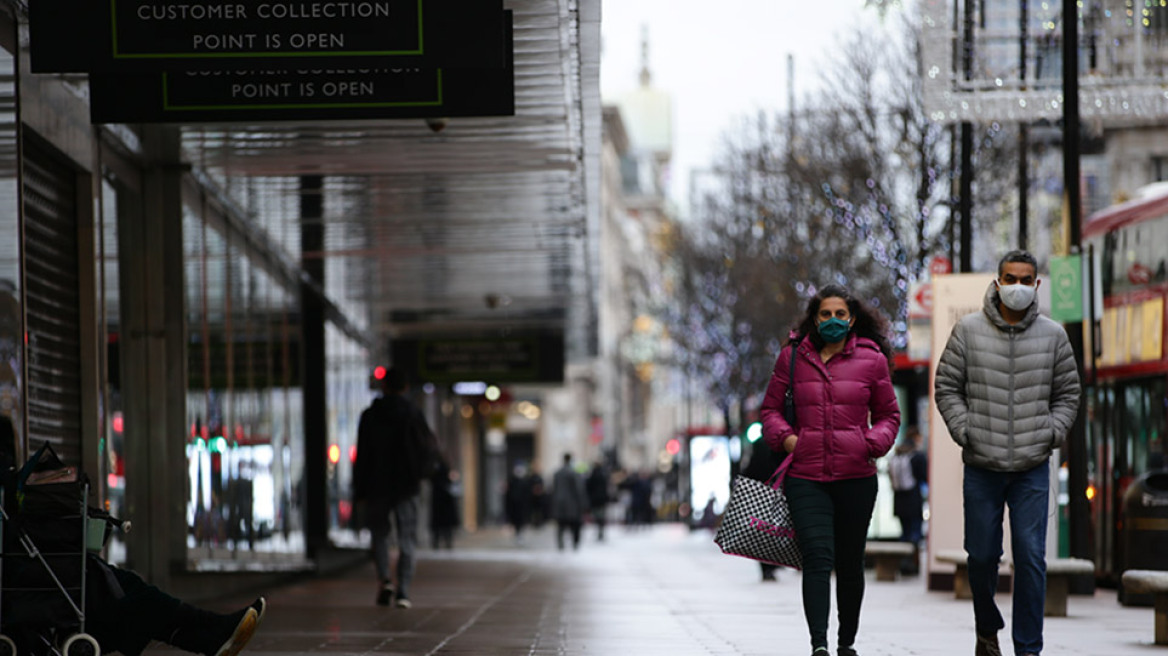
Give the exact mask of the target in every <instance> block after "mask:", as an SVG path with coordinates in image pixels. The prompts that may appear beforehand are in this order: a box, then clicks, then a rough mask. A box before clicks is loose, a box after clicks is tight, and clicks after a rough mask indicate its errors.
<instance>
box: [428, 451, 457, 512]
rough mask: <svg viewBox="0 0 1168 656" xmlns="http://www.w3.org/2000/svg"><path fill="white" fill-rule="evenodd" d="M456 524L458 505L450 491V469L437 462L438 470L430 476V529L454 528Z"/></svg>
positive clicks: (444, 464) (443, 463)
mask: <svg viewBox="0 0 1168 656" xmlns="http://www.w3.org/2000/svg"><path fill="white" fill-rule="evenodd" d="M458 524H459V520H458V504H457V503H456V500H455V498H454V492H453V490H452V489H451V482H450V467H448V466H447V465H446V463H445V462H442V461H439V462H438V468H437V469H435V470H434V474H433V475H431V476H430V527H431V528H454V527H456V526H458Z"/></svg>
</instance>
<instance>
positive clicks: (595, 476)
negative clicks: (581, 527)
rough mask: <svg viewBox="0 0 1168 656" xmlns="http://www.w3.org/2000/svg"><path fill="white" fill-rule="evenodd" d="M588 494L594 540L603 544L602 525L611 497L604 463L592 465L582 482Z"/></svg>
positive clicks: (606, 518)
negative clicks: (586, 477)
mask: <svg viewBox="0 0 1168 656" xmlns="http://www.w3.org/2000/svg"><path fill="white" fill-rule="evenodd" d="M584 483H585V485H584V486H585V488H586V490H585V491H586V492H587V493H588V506H589V510H590V514H591V515H592V521H593V522H595V523H596V540H597V542H604V525H605V524H606V523H607V521H608V502H609V501H611V500H612V497H611V496H609V493H608V470H607V469H605V467H604V463H601V462H597V463H596V464H594V465H592V471H591V472H589V473H588V479H587V480H586V481H585V482H584Z"/></svg>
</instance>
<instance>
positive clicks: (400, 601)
mask: <svg viewBox="0 0 1168 656" xmlns="http://www.w3.org/2000/svg"><path fill="white" fill-rule="evenodd" d="M413 606H414V603H413V602H412V601H410V598H409V597H407V596H405V595H404V594H400V595H398V596H397V607H398V608H413Z"/></svg>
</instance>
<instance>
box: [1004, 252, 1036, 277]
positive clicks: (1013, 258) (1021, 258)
mask: <svg viewBox="0 0 1168 656" xmlns="http://www.w3.org/2000/svg"><path fill="white" fill-rule="evenodd" d="M1011 262H1023V263H1025V264H1029V265H1030V266H1032V267H1034V275H1038V260H1036V259H1035V258H1034V256H1033V255H1031V254H1030V251H1023V250H1013V251H1010V252H1009V253H1006V254H1005V255H1003V256H1002V259H1001V260H1000V261H998V277H999V278H1001V277H1002V271H1003V270H1004V269H1005V268H1006V265H1007V264H1010V263H1011Z"/></svg>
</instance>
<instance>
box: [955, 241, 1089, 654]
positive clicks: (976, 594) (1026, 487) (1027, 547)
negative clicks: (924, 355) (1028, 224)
mask: <svg viewBox="0 0 1168 656" xmlns="http://www.w3.org/2000/svg"><path fill="white" fill-rule="evenodd" d="M1038 286H1039V280H1038V262H1037V260H1035V258H1034V256H1033V255H1031V254H1030V253H1028V252H1026V251H1020V250H1015V251H1010V252H1009V253H1006V255H1005V256H1003V257H1002V259H1001V261H1000V262H999V263H998V277H997V279H996V280H995V281H994V282H992V283H991V284H990V286H989V288H988V289H986V293H985V299H984V302H983V305H982V311H981V312H975V313H973V314H970V315H967V316H965V317H963V318H962V319H961V321H959V322H958V323H957V325H955V326H954V327H953V331H952V332H951V333H950V335H949V341H948V343H947V344H946V345H945V350H944V351H942V353H941V358H940V361H939V362H938V364H937V374H936V380H935V382H934V393H935V394H934V396H935V399H936V403H937V410H938V411H939V412H940V413H941V417H942V418H943V419H944V421H945V425H946V426H947V427H948V429H949V434H950V436H951V437H952V438H953V441H954V442H956V443H957V444H958V446H960V447H961V460H962V462H963V463H964V465H965V471H964V477H963V483H962V493H963V498H964V508H965V510H964V514H965V551H966V554H967V557H968V565H969V588H970V592H972V593H973V614H974V624H975V629H976V632H977V642H976V647H975V649H974V653H975V654H976V656H999V655H1000V654H1001V653H1002V652H1001V649H1000V648H999V646H998V637H997V636H998V631H999V630H1001V629H1002V628H1003V627H1004V626H1005V622H1004V621H1003V619H1002V614H1001V612H1000V611H999V610H998V607H997V604H996V603H995V602H994V591H995V590H997V587H998V585H997V582H998V562H999V561H1000V560H1001V557H1002V534H1003V529H1002V516H1003V509H1004V508H1005V507H1007V506H1008V507H1009V508H1010V533H1011V547H1012V548H1013V555H1014V609H1013V627H1012V633H1013V636H1012V637H1013V640H1014V653H1015V654H1018V655H1019V656H1025V655H1035V656H1036V655H1038V654H1041V653H1042V622H1043V619H1042V614H1043V607H1044V606H1045V604H1046V559H1045V553H1046V524H1047V518H1048V512H1047V509H1048V502H1049V498H1050V456H1051V453H1052V451H1053V450H1054V449H1055V448H1056V447H1058V446H1059V445H1060V444H1061V443H1062V441H1063V439H1064V438H1065V437H1066V435H1067V433H1068V432H1069V431H1070V430H1071V425H1072V424H1073V423H1074V422H1075V417H1076V416H1077V414H1078V411H1079V400H1080V395H1081V393H1082V388H1081V387H1080V383H1079V370H1078V365H1077V364H1076V362H1075V356H1074V352H1073V351H1072V349H1071V344H1070V340H1068V339H1067V334H1066V331H1065V330H1063V327H1062V326H1060V325H1059V324H1057V323H1055V322H1054V321H1052V320H1051V319H1049V318H1047V317H1044V316H1041V315H1040V314H1039V313H1038V303H1036V302H1035V297H1036V292H1037V291H1038Z"/></svg>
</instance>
